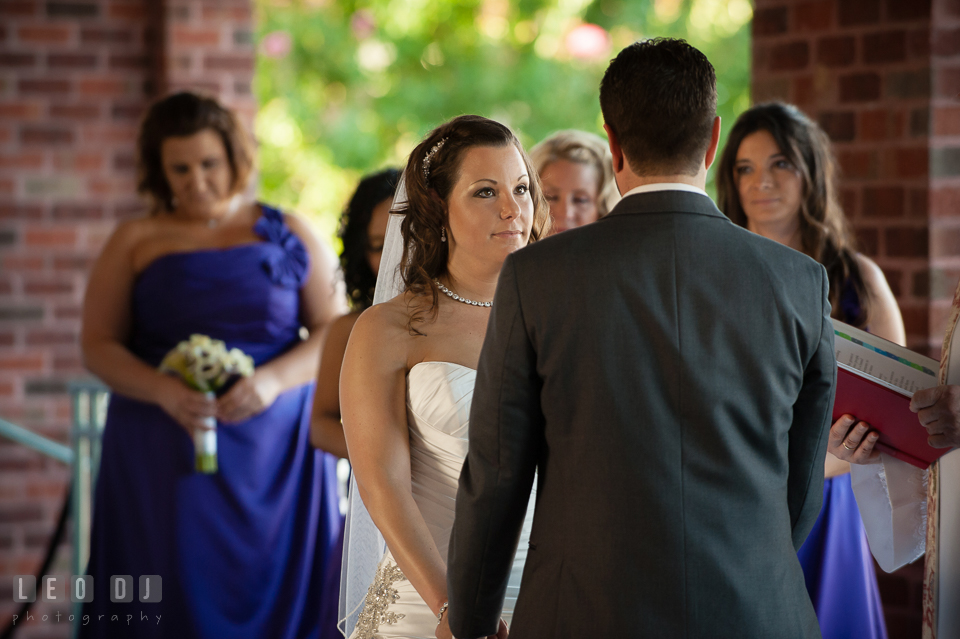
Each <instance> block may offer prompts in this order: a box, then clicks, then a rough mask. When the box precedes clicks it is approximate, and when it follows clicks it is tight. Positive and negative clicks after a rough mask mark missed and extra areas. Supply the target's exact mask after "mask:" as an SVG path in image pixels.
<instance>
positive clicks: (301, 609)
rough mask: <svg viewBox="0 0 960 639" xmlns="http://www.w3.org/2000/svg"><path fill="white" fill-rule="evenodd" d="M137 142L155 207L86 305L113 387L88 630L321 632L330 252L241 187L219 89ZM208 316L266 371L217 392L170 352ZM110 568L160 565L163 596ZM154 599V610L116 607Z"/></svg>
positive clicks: (87, 344) (240, 153) (333, 297)
mask: <svg viewBox="0 0 960 639" xmlns="http://www.w3.org/2000/svg"><path fill="white" fill-rule="evenodd" d="M137 160H138V166H139V184H138V186H139V190H140V192H141V193H142V194H144V195H146V196H148V197H149V198H150V199H151V201H152V203H153V210H152V212H151V215H149V216H148V217H146V218H143V219H137V220H131V221H128V222H124V223H122V224H120V225H119V226H118V227H117V229H116V231H115V232H114V233H113V235H112V236H111V237H110V239H109V240H108V242H107V244H106V246H105V248H104V250H103V253H102V254H101V255H100V257H99V258H98V260H97V262H96V264H95V265H94V267H93V272H92V273H91V276H90V282H89V286H88V289H87V294H86V300H85V303H84V310H83V332H82V349H83V355H84V358H85V362H86V365H87V367H88V368H89V369H90V371H91V372H93V373H95V374H96V375H97V376H98V377H100V378H101V379H102V380H103V381H104V382H105V383H106V384H107V385H108V386H110V388H111V390H112V396H111V400H110V408H109V411H108V414H107V423H106V427H105V430H104V434H103V452H102V463H101V467H100V471H99V478H98V481H97V487H96V496H95V502H94V521H93V531H92V539H91V554H90V564H89V568H88V571H87V572H88V573H89V574H91V575H93V577H94V586H95V593H94V600H93V602H91V603H88V604H86V605H85V608H84V614H89V615H90V623H89V624H88V625H85V626H83V627H82V628H81V636H82V637H113V636H123V637H180V638H187V639H188V638H191V637H218V638H220V637H290V638H293V637H312V636H316V635H317V633H318V631H319V606H318V605H317V602H318V601H320V600H321V599H322V598H323V597H327V596H329V597H336V596H337V593H324V592H321V590H322V583H323V573H324V569H325V568H326V563H327V558H328V556H329V553H330V550H331V546H332V544H333V543H334V542H335V540H336V536H337V534H338V532H339V527H340V514H339V511H338V507H337V493H336V468H335V464H336V460H335V458H334V457H333V456H331V455H328V454H326V453H323V452H320V451H317V450H314V449H313V448H312V447H311V446H310V443H309V435H310V409H311V406H312V398H313V390H314V384H313V381H312V380H313V376H314V373H315V371H316V369H317V362H318V359H319V355H320V350H321V345H322V340H323V337H324V334H325V332H326V330H327V328H328V326H329V324H330V322H332V321H333V319H334V318H336V317H337V316H338V315H340V314H342V313H343V310H344V309H343V303H342V295H341V294H339V292H338V291H337V290H336V288H337V287H336V281H337V278H336V275H335V273H336V262H335V259H334V258H333V256H332V255H331V254H330V253H329V251H328V250H326V249H325V248H324V247H323V245H322V244H321V243H320V242H319V241H318V240H317V239H316V237H315V236H314V235H313V233H312V232H311V231H310V228H309V227H308V226H307V225H306V224H305V223H304V222H302V221H301V220H299V219H298V218H296V217H294V216H292V215H288V214H284V213H281V212H280V211H278V210H277V209H275V208H272V207H270V206H267V205H265V204H260V203H256V202H251V201H247V200H245V199H244V198H243V197H242V196H241V193H242V192H243V190H244V188H245V186H246V184H247V179H248V176H249V175H250V171H251V168H252V163H253V157H252V151H251V147H250V144H249V142H248V141H247V139H246V137H245V135H244V131H243V129H242V127H241V126H240V124H239V123H238V121H237V119H236V116H235V115H234V114H233V113H232V112H230V111H228V110H227V109H225V108H224V107H222V106H221V105H220V104H218V103H217V102H216V101H215V100H213V99H210V98H205V97H201V96H198V95H195V94H192V93H178V94H175V95H171V96H169V97H167V98H164V99H162V100H160V101H159V102H157V103H155V104H154V105H153V106H152V107H151V108H150V109H149V111H148V113H147V115H146V118H145V119H144V122H143V124H142V126H141V131H140V136H139V141H138V155H137ZM304 329H306V331H304ZM194 333H197V334H201V335H206V336H209V337H210V338H211V339H214V340H221V341H223V342H224V343H225V344H226V347H227V348H239V349H240V350H241V351H243V352H244V353H246V354H247V355H250V356H251V357H252V358H253V362H254V365H255V368H254V371H253V374H252V375H251V376H249V377H245V378H242V379H240V380H239V381H237V382H236V383H235V384H234V385H233V386H232V387H231V388H230V390H228V391H227V392H226V393H224V394H223V395H222V396H220V397H219V398H217V399H211V398H209V397H208V396H207V395H205V394H204V393H201V392H199V391H196V390H193V389H191V388H189V387H188V386H187V385H186V384H184V383H183V382H182V381H181V380H180V379H178V378H176V377H174V376H170V375H166V374H163V373H161V372H159V371H158V370H157V369H158V366H159V364H160V363H161V360H162V359H163V358H164V356H165V355H166V354H167V353H168V352H169V351H170V350H171V349H173V348H174V347H175V346H176V345H177V344H178V343H179V342H181V341H183V340H186V339H189V337H190V335H192V334H194ZM303 334H306V335H308V336H306V337H304V336H302V335H303ZM211 417H215V418H216V420H217V423H218V424H217V425H218V428H217V456H218V468H217V472H216V473H213V474H204V473H197V472H195V470H194V447H193V443H192V442H193V440H192V434H193V432H194V431H195V430H196V429H198V428H202V427H203V426H204V423H205V420H208V419H209V418H211ZM111 575H130V576H132V577H133V579H134V584H136V583H137V581H136V580H137V579H138V577H139V576H140V575H158V576H160V577H161V579H162V601H161V602H159V603H156V604H146V603H144V604H139V605H133V606H131V604H123V603H111V599H110V596H109V592H108V587H109V586H110V576H111ZM140 608H143V609H144V610H143V612H144V613H146V614H149V615H150V618H151V623H149V624H147V623H144V622H139V623H138V622H137V621H133V622H131V623H130V625H129V626H128V625H127V624H126V623H119V622H117V621H113V622H111V619H112V618H113V615H117V616H118V618H119V619H120V620H124V621H125V620H126V618H127V615H128V614H131V613H134V619H136V616H137V615H136V614H135V613H136V609H140ZM101 615H102V616H101ZM157 617H159V621H157V619H156V618H157Z"/></svg>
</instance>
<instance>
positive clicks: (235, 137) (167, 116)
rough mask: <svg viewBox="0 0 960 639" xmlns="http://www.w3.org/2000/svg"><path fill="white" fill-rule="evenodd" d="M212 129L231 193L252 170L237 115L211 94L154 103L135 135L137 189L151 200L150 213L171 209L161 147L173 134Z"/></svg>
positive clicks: (239, 188)
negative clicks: (227, 166) (225, 163)
mask: <svg viewBox="0 0 960 639" xmlns="http://www.w3.org/2000/svg"><path fill="white" fill-rule="evenodd" d="M204 129H211V130H213V131H214V132H215V133H217V134H218V135H219V136H220V139H221V140H222V141H223V146H224V148H225V149H226V152H227V160H228V161H229V162H230V170H231V171H232V173H233V183H232V184H231V195H232V194H234V193H239V192H240V191H242V190H243V189H244V188H246V186H247V181H248V180H249V179H250V173H251V172H252V171H253V145H252V143H251V141H250V137H249V136H248V135H247V132H246V129H244V127H243V125H242V124H240V121H239V120H238V119H237V116H236V114H235V113H234V112H233V111H231V110H230V109H227V108H226V107H224V106H223V105H221V104H220V103H219V102H217V101H216V100H214V99H213V98H211V97H206V96H202V95H198V94H196V93H192V92H190V91H182V92H180V93H174V94H173V95H168V96H167V97H165V98H161V99H159V100H157V101H156V102H154V103H153V104H152V105H151V106H150V108H149V109H148V110H147V114H146V115H145V116H144V118H143V122H141V124H140V134H139V136H138V137H137V173H138V177H137V191H138V192H139V193H141V194H142V195H146V196H147V197H149V198H150V199H151V200H153V207H152V213H153V214H157V213H160V212H164V211H167V212H169V211H172V210H173V209H174V202H173V191H171V190H170V185H169V184H167V178H166V176H165V175H164V173H163V159H162V158H161V156H160V147H161V145H162V144H163V141H164V140H165V139H167V138H172V137H184V136H190V135H194V134H195V133H199V132H200V131H203V130H204Z"/></svg>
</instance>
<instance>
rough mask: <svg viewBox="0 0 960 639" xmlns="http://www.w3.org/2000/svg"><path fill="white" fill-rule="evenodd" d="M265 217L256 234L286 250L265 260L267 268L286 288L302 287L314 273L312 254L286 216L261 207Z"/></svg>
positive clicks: (263, 206)
mask: <svg viewBox="0 0 960 639" xmlns="http://www.w3.org/2000/svg"><path fill="white" fill-rule="evenodd" d="M261 207H262V209H263V215H262V216H261V217H260V219H259V220H257V223H256V225H255V226H254V227H253V231H254V233H256V234H257V235H259V236H260V237H262V238H263V239H264V240H265V241H267V242H270V243H271V244H275V245H277V246H278V247H279V248H281V249H283V250H282V251H279V252H270V253H269V254H267V255H266V256H264V258H263V269H264V270H265V271H266V272H267V275H268V276H269V277H270V281H272V282H273V283H274V284H277V285H279V286H283V287H284V288H300V287H301V286H302V285H303V283H304V282H305V281H306V279H307V273H308V271H309V270H310V254H309V253H308V252H307V249H306V247H305V246H304V245H303V242H301V241H300V238H299V237H297V234H296V233H294V232H293V231H291V230H290V227H289V226H287V224H286V222H284V221H283V213H281V212H280V211H278V210H277V209H275V208H272V207H269V206H267V205H265V204H261Z"/></svg>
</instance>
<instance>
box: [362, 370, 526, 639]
mask: <svg viewBox="0 0 960 639" xmlns="http://www.w3.org/2000/svg"><path fill="white" fill-rule="evenodd" d="M476 376H477V372H476V371H475V370H473V369H472V368H467V367H466V366H462V365H460V364H452V363H449V362H421V363H419V364H416V365H415V366H414V367H413V368H411V369H410V371H409V373H408V374H407V422H408V424H409V428H410V477H411V480H412V487H413V499H414V501H415V502H416V503H417V506H418V508H419V509H420V513H421V514H422V515H423V519H424V521H426V523H427V527H428V528H429V529H430V534H431V535H432V536H433V539H434V541H435V542H436V544H437V548H438V549H439V550H440V555H441V556H442V557H443V558H444V559H446V556H447V548H448V546H449V543H450V531H451V529H452V528H453V516H454V503H455V501H456V497H457V483H458V481H459V478H460V468H461V466H463V461H464V459H465V458H466V456H467V428H468V425H469V420H470V403H471V400H472V399H473V386H474V383H475V381H476ZM535 490H536V488H534V491H535ZM535 501H536V499H535V496H532V498H531V499H530V502H529V504H528V506H527V515H526V518H525V519H524V523H523V532H522V534H521V537H520V544H519V547H518V549H517V555H516V557H515V558H514V561H513V569H512V571H511V573H510V581H509V585H508V587H507V596H506V601H505V602H504V609H503V618H504V619H505V620H506V621H507V623H508V624H509V622H510V618H511V616H512V614H513V607H514V604H515V603H516V600H517V593H518V592H519V590H520V576H521V574H522V572H523V564H524V562H525V561H526V558H527V544H528V541H529V539H530V525H531V522H532V520H533V507H534V503H535ZM436 627H437V617H436V615H435V614H434V613H433V611H432V610H430V608H429V607H428V606H427V604H426V603H425V602H424V601H423V599H422V598H421V597H420V595H419V594H418V593H417V591H416V589H414V587H413V586H412V585H411V584H410V582H409V581H407V579H406V578H405V577H404V576H403V573H402V572H401V571H400V569H399V568H398V567H397V563H396V561H394V559H393V555H392V554H391V553H390V551H389V550H388V551H387V552H386V554H385V555H384V556H383V558H382V559H381V560H380V564H379V566H378V568H377V574H376V578H375V579H374V581H373V583H372V584H370V588H369V590H368V591H367V596H366V599H365V602H364V607H363V610H362V612H361V613H360V617H359V619H358V621H357V626H356V628H355V629H354V632H353V634H351V639H354V638H356V639H370V638H371V637H378V638H383V639H394V638H397V639H399V638H401V637H402V638H416V639H419V638H421V637H423V638H431V639H432V638H433V637H435V631H436Z"/></svg>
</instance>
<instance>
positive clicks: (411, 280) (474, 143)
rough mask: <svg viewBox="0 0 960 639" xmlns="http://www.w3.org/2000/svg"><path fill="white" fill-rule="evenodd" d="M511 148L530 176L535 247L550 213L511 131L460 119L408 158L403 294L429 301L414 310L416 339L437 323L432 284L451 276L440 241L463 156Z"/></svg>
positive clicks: (486, 121) (436, 132) (492, 123)
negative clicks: (482, 149) (422, 327)
mask: <svg viewBox="0 0 960 639" xmlns="http://www.w3.org/2000/svg"><path fill="white" fill-rule="evenodd" d="M441 140H444V142H443V144H442V145H441V146H440V148H439V149H437V150H436V151H435V152H431V149H433V148H434V147H435V146H436V145H437V144H438V143H439V142H440V141H441ZM510 144H512V145H513V146H514V147H516V149H517V151H519V152H520V156H521V157H522V158H523V163H524V166H525V167H526V170H527V175H528V176H530V195H531V198H532V200H533V225H532V228H531V231H530V242H531V243H532V242H536V241H537V240H539V239H540V238H542V237H544V236H545V235H546V234H547V231H548V229H549V224H550V214H549V209H548V208H547V203H546V200H545V199H544V197H543V189H542V188H541V186H540V179H539V177H538V176H537V172H536V171H535V170H534V168H533V164H532V163H531V162H530V158H529V157H528V156H527V153H526V151H524V150H523V145H522V144H520V140H518V139H517V136H516V135H514V133H513V131H511V130H510V128H509V127H508V126H506V125H503V124H500V123H499V122H496V121H494V120H490V119H487V118H484V117H481V116H479V115H461V116H459V117H456V118H453V119H452V120H450V121H448V122H445V123H444V124H441V125H440V126H438V127H437V128H436V129H434V130H433V131H431V132H430V133H429V134H428V135H427V137H426V138H424V139H423V141H422V142H421V143H420V144H419V145H417V147H416V148H415V149H414V150H413V151H412V152H411V153H410V159H409V161H408V162H407V166H406V168H405V169H404V173H403V178H404V185H405V188H406V196H407V202H408V208H407V209H406V211H405V213H406V216H405V217H404V219H403V224H402V225H401V231H402V233H403V243H404V248H403V258H402V261H401V264H405V265H406V266H405V267H404V268H403V270H402V272H401V276H402V278H403V284H404V288H405V289H406V290H407V291H410V292H411V293H413V294H414V297H415V298H416V299H426V300H429V303H425V304H420V303H417V304H415V305H414V307H413V308H412V310H411V313H410V321H409V323H408V328H409V329H410V331H411V332H412V333H414V334H421V333H420V331H418V330H417V329H416V328H414V324H416V323H421V322H424V321H425V320H426V319H427V318H430V319H433V318H435V317H436V314H437V303H438V302H439V299H440V297H439V296H440V291H439V289H437V285H436V284H435V283H434V280H435V279H437V278H439V277H440V276H441V275H444V274H446V272H447V250H448V245H447V243H446V242H442V241H441V240H440V233H441V229H443V228H444V227H445V226H446V225H447V214H446V212H445V211H444V206H443V203H444V202H446V201H447V198H449V197H450V192H451V191H452V190H453V187H454V185H455V184H456V183H457V179H458V178H459V176H460V163H461V162H462V160H463V156H464V153H465V152H466V151H467V150H469V149H472V148H474V147H478V146H486V147H497V148H501V147H505V146H507V145H510ZM428 153H429V156H430V161H429V163H428V164H429V167H430V170H429V176H425V175H424V171H423V165H424V160H425V159H426V157H427V155H428Z"/></svg>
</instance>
